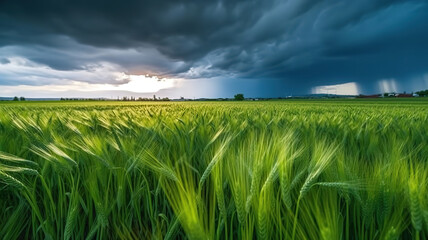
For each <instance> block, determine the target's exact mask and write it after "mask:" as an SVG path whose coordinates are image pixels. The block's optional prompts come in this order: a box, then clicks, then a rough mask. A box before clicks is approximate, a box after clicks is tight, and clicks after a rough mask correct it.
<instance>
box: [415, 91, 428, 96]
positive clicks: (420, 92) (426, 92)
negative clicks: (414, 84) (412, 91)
mask: <svg viewBox="0 0 428 240" xmlns="http://www.w3.org/2000/svg"><path fill="white" fill-rule="evenodd" d="M416 94H418V95H419V96H421V97H426V96H428V89H427V90H422V91H419V92H416Z"/></svg>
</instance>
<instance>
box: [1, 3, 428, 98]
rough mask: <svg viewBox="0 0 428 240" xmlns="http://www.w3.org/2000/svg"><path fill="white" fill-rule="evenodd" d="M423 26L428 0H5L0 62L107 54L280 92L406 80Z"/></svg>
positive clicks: (411, 75) (418, 60) (414, 68)
mask: <svg viewBox="0 0 428 240" xmlns="http://www.w3.org/2000/svg"><path fill="white" fill-rule="evenodd" d="M427 29H428V3H427V2H426V1H425V0H407V1H405V0H400V1H399V0H360V1H353V0H344V1H337V0H322V1H315V2H314V1H311V0H287V1H279V0H265V1H257V0H233V1H209V2H206V1H199V0H186V1H174V0H166V1H155V0H146V1H137V0H126V1H121V2H120V3H119V2H117V1H101V0H100V1H83V0H75V1H48V0H45V1H25V0H13V1H12V0H4V1H2V2H0V56H2V57H3V58H1V59H3V60H1V59H0V63H3V64H5V63H8V62H7V61H9V60H8V57H14V56H20V57H23V58H26V59H28V60H30V61H31V62H34V63H37V64H42V65H45V66H48V67H50V68H52V69H55V70H59V71H82V70H88V71H90V70H91V68H94V67H95V68H96V67H97V66H99V65H102V64H104V63H110V64H113V65H114V66H117V69H118V71H122V72H125V73H128V74H147V73H149V74H156V75H160V76H165V77H167V76H169V77H182V78H212V79H213V81H218V82H219V84H222V88H224V89H228V88H229V89H236V90H239V85H242V82H245V81H247V82H248V83H249V84H250V85H251V86H254V88H252V89H251V90H248V91H249V92H251V94H253V95H256V94H257V91H260V95H263V96H266V95H269V94H271V95H273V96H275V97H276V96H277V95H281V93H283V94H288V93H289V92H291V91H292V92H295V93H306V92H308V91H309V90H310V89H311V88H312V87H313V86H315V85H328V84H338V83H344V82H357V83H358V84H359V85H360V86H361V89H362V90H363V91H364V92H373V91H377V89H376V86H377V85H378V83H377V81H379V80H380V79H392V78H393V79H397V81H401V86H405V85H406V81H408V80H409V79H415V78H418V77H419V78H421V76H424V75H425V74H426V73H428V65H427V64H426V63H427V62H428V47H426V43H427V42H428V31H427ZM14 77H16V76H14ZM40 77H41V76H40ZM422 79H423V77H422ZM98 80H99V81H102V80H101V79H98ZM98 80H97V81H98ZM13 81H14V80H13V78H8V80H7V81H5V80H3V82H0V84H3V85H14V83H13ZM81 81H87V82H91V81H92V80H90V79H81ZM115 81H116V80H114V79H112V80H108V79H106V82H107V83H111V82H115ZM22 82H25V79H24V80H21V81H20V84H22ZM421 82H423V83H424V81H421ZM15 84H16V83H15ZM29 84H34V81H33V82H31V83H30V82H29ZM290 89H292V90H290ZM403 89H405V87H403ZM225 91H226V90H225Z"/></svg>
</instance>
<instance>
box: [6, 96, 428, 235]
mask: <svg viewBox="0 0 428 240" xmlns="http://www.w3.org/2000/svg"><path fill="white" fill-rule="evenodd" d="M0 194H1V197H0V238H1V239H325V240H331V239H427V238H428V99H426V98H419V99H378V100H372V99H370V100H365V99H359V100H348V99H346V100H284V101H266V102H258V101H253V102H247V101H244V102H163V103H155V102H18V103H12V102H0Z"/></svg>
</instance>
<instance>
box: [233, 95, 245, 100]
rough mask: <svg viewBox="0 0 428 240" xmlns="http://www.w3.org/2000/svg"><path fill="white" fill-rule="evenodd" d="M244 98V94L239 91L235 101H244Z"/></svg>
mask: <svg viewBox="0 0 428 240" xmlns="http://www.w3.org/2000/svg"><path fill="white" fill-rule="evenodd" d="M242 100H244V94H242V93H238V94H236V95H235V101H242Z"/></svg>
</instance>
